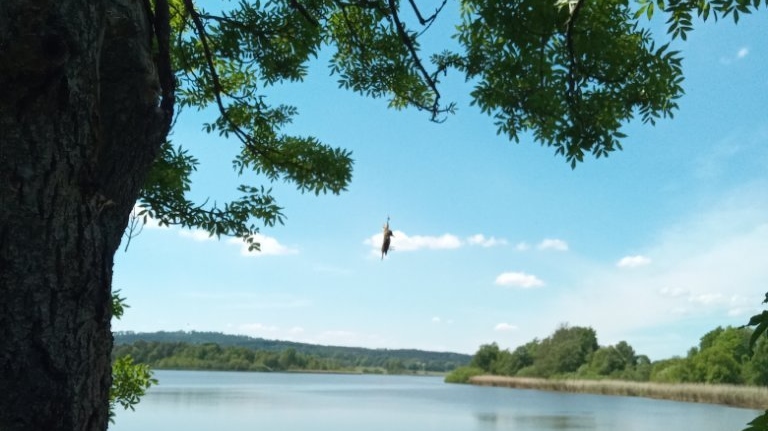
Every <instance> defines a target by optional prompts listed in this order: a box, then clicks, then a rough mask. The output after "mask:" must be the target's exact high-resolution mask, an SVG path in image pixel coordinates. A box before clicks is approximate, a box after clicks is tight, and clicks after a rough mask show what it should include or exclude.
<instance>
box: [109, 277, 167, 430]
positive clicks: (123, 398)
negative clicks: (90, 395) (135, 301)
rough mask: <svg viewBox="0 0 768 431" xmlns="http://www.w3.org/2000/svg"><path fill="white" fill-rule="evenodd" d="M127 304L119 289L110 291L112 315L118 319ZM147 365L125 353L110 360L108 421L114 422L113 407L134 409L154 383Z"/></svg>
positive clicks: (155, 381) (154, 380)
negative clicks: (110, 383) (110, 380)
mask: <svg viewBox="0 0 768 431" xmlns="http://www.w3.org/2000/svg"><path fill="white" fill-rule="evenodd" d="M127 307H128V305H127V304H126V303H125V298H124V297H121V296H120V291H119V290H116V291H114V292H112V317H114V318H115V319H120V317H122V316H123V313H124V312H125V309H126V308H127ZM156 384H157V380H156V379H154V378H152V371H151V370H150V368H149V366H147V365H144V364H136V363H134V362H133V358H131V356H129V355H126V356H123V357H120V358H117V359H115V360H114V361H113V362H112V386H111V387H110V389H109V421H110V422H113V423H114V416H115V407H116V406H117V405H120V406H122V407H123V408H124V409H126V410H127V409H131V410H134V409H135V407H134V406H135V405H136V404H138V403H139V401H141V397H142V396H144V394H146V391H147V389H149V388H150V387H151V386H152V385H156Z"/></svg>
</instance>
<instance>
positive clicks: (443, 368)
mask: <svg viewBox="0 0 768 431" xmlns="http://www.w3.org/2000/svg"><path fill="white" fill-rule="evenodd" d="M114 337H115V350H116V351H119V352H128V350H127V349H126V347H127V346H128V345H131V346H134V347H136V346H137V343H138V345H143V344H145V343H148V344H155V346H154V347H159V346H158V345H159V344H165V345H168V344H179V343H181V344H186V345H204V344H215V345H217V346H220V347H222V348H228V347H238V348H245V349H248V350H252V351H256V352H270V353H276V354H277V353H282V352H285V351H288V350H292V351H295V352H296V353H298V354H300V355H302V356H306V357H314V358H317V359H320V360H324V361H332V362H333V363H334V364H335V366H337V367H343V368H352V367H363V368H365V367H372V368H375V367H380V368H386V369H391V368H392V367H393V366H394V367H396V368H402V369H403V370H412V371H417V370H418V371H432V372H447V371H451V370H453V369H455V368H456V367H459V366H464V365H467V364H469V362H470V361H471V359H472V356H471V355H466V354H461V353H453V352H431V351H424V350H417V349H367V348H362V347H342V346H323V345H316V344H307V343H296V342H292V341H280V340H267V339H263V338H253V337H248V336H245V335H230V334H223V333H220V332H198V331H191V332H185V331H177V332H165V331H160V332H132V331H125V332H115V333H114ZM147 347H148V346H147ZM132 350H133V349H132ZM142 350H143V349H142ZM136 353H138V352H135V351H134V356H135V354H136Z"/></svg>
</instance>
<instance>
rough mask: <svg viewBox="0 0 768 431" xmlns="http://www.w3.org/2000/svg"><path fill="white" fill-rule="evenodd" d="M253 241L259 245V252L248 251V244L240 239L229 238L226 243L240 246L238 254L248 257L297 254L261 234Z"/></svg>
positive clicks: (275, 240) (255, 236)
mask: <svg viewBox="0 0 768 431" xmlns="http://www.w3.org/2000/svg"><path fill="white" fill-rule="evenodd" d="M254 241H255V242H258V243H259V244H260V249H259V250H253V251H251V250H248V244H247V243H246V242H245V241H243V240H242V239H240V238H230V239H228V240H227V243H229V244H233V245H239V246H240V254H241V255H243V256H248V257H261V256H285V255H291V254H297V253H298V252H299V250H298V249H296V248H293V247H288V246H286V245H283V244H280V242H279V241H278V240H277V239H275V238H273V237H271V236H266V235H262V234H256V235H254Z"/></svg>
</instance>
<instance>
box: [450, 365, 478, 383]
mask: <svg viewBox="0 0 768 431" xmlns="http://www.w3.org/2000/svg"><path fill="white" fill-rule="evenodd" d="M482 374H487V372H486V371H483V369H482V368H478V367H470V366H467V367H459V368H456V369H455V370H453V371H451V372H450V373H448V375H446V376H445V383H468V382H469V379H470V378H472V377H474V376H480V375H482Z"/></svg>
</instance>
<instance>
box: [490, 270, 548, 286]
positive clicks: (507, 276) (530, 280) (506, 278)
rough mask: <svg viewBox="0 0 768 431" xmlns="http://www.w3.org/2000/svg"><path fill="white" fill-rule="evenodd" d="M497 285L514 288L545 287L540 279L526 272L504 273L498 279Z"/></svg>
mask: <svg viewBox="0 0 768 431" xmlns="http://www.w3.org/2000/svg"><path fill="white" fill-rule="evenodd" d="M496 284H498V285H499V286H512V287H522V288H526V289H528V288H533V287H541V286H544V282H543V281H541V280H540V279H539V278H538V277H536V276H535V275H531V274H526V273H524V272H504V273H501V274H499V275H498V276H497V277H496Z"/></svg>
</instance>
